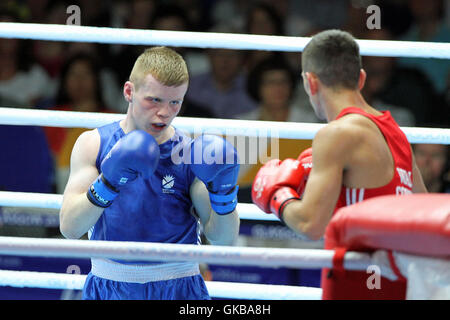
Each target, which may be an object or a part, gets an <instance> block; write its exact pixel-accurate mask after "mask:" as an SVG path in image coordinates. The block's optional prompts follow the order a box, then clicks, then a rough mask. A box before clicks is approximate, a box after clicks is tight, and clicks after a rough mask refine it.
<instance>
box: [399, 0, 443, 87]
mask: <svg viewBox="0 0 450 320" xmlns="http://www.w3.org/2000/svg"><path fill="white" fill-rule="evenodd" d="M408 4H409V8H410V10H411V14H412V16H413V18H414V22H413V24H412V26H411V27H410V29H409V30H408V31H407V32H406V34H404V35H403V36H402V37H401V40H404V41H430V42H450V29H449V27H448V26H447V25H445V23H444V21H443V17H444V16H443V15H444V10H443V9H444V1H443V0H430V1H423V0H409V1H408ZM399 63H400V64H401V65H403V66H408V67H413V68H417V69H419V70H421V71H422V72H424V73H425V74H426V75H427V76H428V77H429V79H430V80H431V82H432V83H433V87H434V89H435V91H436V92H437V93H439V94H442V93H443V92H444V91H445V89H446V81H447V77H448V73H449V70H450V60H448V59H447V60H446V59H424V58H401V59H399Z"/></svg>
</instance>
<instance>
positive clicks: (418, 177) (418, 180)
mask: <svg viewBox="0 0 450 320" xmlns="http://www.w3.org/2000/svg"><path fill="white" fill-rule="evenodd" d="M411 155H412V170H413V172H412V175H413V178H412V181H413V186H412V192H413V193H427V192H428V190H427V187H426V186H425V183H424V182H423V179H422V174H421V173H420V170H419V167H417V164H416V158H415V157H414V153H413V152H412V150H411Z"/></svg>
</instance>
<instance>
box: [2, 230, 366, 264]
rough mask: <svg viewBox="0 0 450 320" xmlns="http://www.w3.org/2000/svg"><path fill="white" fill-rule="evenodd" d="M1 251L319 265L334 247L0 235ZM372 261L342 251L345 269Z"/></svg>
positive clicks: (328, 258) (330, 256) (329, 261)
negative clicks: (321, 248) (295, 247)
mask: <svg viewBox="0 0 450 320" xmlns="http://www.w3.org/2000/svg"><path fill="white" fill-rule="evenodd" d="M0 254H4V255H22V256H32V257H36V256H38V257H42V256H44V257H61V258H86V259H89V258H105V259H118V260H131V261H132V260H136V261H162V260H163V261H168V262H169V261H174V262H180V261H190V262H203V263H208V264H217V265H227V266H229V265H247V266H259V267H287V268H305V269H321V268H331V267H332V259H333V255H334V250H316V249H290V248H258V247H233V246H213V245H191V244H175V243H152V242H132V241H100V240H70V239H47V238H23V237H0ZM371 263H372V258H371V256H370V254H368V253H361V252H347V253H346V254H345V259H344V267H345V269H347V270H366V269H367V267H368V266H369V265H370V264H371Z"/></svg>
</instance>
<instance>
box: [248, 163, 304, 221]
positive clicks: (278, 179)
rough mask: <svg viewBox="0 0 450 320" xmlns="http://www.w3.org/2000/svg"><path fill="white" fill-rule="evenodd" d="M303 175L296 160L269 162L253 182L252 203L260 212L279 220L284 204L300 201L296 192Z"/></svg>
mask: <svg viewBox="0 0 450 320" xmlns="http://www.w3.org/2000/svg"><path fill="white" fill-rule="evenodd" d="M304 173H305V170H304V167H303V166H301V165H300V162H299V161H298V160H294V159H286V160H284V161H281V160H278V159H274V160H270V161H269V162H267V163H266V164H265V165H264V166H263V167H262V168H261V169H259V171H258V173H257V174H256V177H255V180H254V181H253V185H252V200H253V203H255V204H256V205H257V206H258V207H259V208H260V209H261V210H262V211H264V212H266V213H273V214H275V215H276V216H277V217H278V218H279V219H280V220H281V219H282V214H283V208H284V207H285V206H286V204H287V203H289V202H290V201H292V200H296V199H300V197H299V196H298V193H297V192H296V190H297V188H298V187H299V185H300V183H301V181H302V180H303V175H304Z"/></svg>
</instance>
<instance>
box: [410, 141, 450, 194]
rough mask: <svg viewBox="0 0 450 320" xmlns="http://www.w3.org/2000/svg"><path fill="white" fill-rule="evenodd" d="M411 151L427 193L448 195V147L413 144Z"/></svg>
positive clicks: (449, 171)
mask: <svg viewBox="0 0 450 320" xmlns="http://www.w3.org/2000/svg"><path fill="white" fill-rule="evenodd" d="M413 150H414V156H415V158H416V163H417V166H418V168H419V170H420V172H421V174H422V178H423V182H424V183H425V185H426V187H427V190H428V192H439V193H450V163H449V160H450V156H449V150H450V149H449V147H448V146H447V145H442V144H415V145H413Z"/></svg>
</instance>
